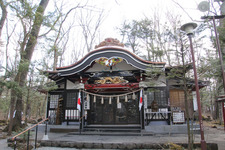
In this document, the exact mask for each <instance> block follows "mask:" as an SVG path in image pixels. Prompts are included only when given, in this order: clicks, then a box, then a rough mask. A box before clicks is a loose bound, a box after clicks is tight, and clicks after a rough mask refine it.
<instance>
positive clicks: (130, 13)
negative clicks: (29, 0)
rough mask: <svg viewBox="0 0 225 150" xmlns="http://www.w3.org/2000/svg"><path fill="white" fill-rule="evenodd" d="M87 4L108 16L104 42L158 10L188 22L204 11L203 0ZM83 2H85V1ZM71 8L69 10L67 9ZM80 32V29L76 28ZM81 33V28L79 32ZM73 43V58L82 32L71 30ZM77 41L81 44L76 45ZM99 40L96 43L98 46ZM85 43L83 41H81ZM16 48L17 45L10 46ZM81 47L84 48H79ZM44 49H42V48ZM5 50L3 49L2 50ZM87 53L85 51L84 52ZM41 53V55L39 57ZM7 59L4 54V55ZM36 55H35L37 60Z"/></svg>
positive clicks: (106, 0)
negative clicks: (125, 22) (202, 9)
mask: <svg viewBox="0 0 225 150" xmlns="http://www.w3.org/2000/svg"><path fill="white" fill-rule="evenodd" d="M87 1H88V5H91V6H95V7H97V8H100V9H104V12H105V19H104V21H103V23H102V24H101V29H100V32H99V34H100V38H99V39H98V40H97V42H101V41H103V40H104V39H105V38H108V37H112V38H117V39H120V34H119V33H118V30H117V28H118V27H120V26H121V25H122V23H123V22H124V21H125V20H126V21H131V20H140V19H144V18H145V16H146V17H148V18H151V17H152V16H153V15H154V13H158V16H159V17H160V18H159V19H160V20H162V22H163V21H164V20H166V18H165V16H166V15H165V14H166V13H167V12H170V13H173V14H179V15H180V16H181V23H182V24H185V23H188V22H193V21H194V22H197V23H198V24H200V23H201V21H202V20H201V19H200V17H201V16H203V15H204V13H202V12H200V11H199V10H198V9H197V6H198V4H199V3H200V2H201V1H202V0H87ZM52 2H53V0H51V1H50V4H49V5H48V7H53V6H54V4H53V3H52ZM62 2H63V3H65V7H66V6H72V5H73V6H76V5H75V3H76V2H77V1H71V0H63V1H62ZM82 2H86V1H84V0H82ZM68 10H69V9H67V11H68ZM72 19H74V18H71V20H72ZM76 32H77V31H76ZM78 32H81V31H78ZM71 37H72V38H71V39H72V42H71V43H70V44H68V45H69V46H70V47H67V49H68V50H67V51H66V55H67V56H70V57H71V51H74V49H75V48H73V47H71V45H79V42H77V41H75V40H77V39H79V37H80V36H79V35H77V34H76V35H75V34H74V33H72V35H71ZM77 43H78V44H77ZM47 44H48V43H46V42H45V41H44V42H43V43H42V45H43V46H46V45H47ZM97 44H98V43H96V45H97ZM80 45H82V44H80ZM11 49H15V48H11ZM76 49H81V48H76ZM40 50H41V51H40ZM44 51H45V53H46V49H44V48H42V47H41V46H36V48H35V53H34V55H35V56H36V58H39V59H40V60H41V59H42V58H41V56H44ZM3 53H4V52H3ZM84 54H85V53H84ZM38 56H40V57H38ZM4 58H5V57H4ZM34 59H35V58H33V60H34ZM4 62H5V60H0V63H2V64H3V65H4ZM69 64H71V60H69V59H67V60H66V62H65V65H69Z"/></svg>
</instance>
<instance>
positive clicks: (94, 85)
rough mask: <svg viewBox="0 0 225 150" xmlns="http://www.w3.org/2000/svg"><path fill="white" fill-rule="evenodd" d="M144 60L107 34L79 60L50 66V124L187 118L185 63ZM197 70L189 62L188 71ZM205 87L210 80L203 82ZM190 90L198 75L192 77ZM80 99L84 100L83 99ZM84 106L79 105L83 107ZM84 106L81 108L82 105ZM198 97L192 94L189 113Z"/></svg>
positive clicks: (144, 123) (134, 123)
mask: <svg viewBox="0 0 225 150" xmlns="http://www.w3.org/2000/svg"><path fill="white" fill-rule="evenodd" d="M165 65H166V63H165V62H151V61H146V60H143V59H142V58H140V57H138V56H137V55H135V54H133V53H132V52H131V51H129V50H128V49H126V48H124V45H123V44H122V43H120V42H119V41H118V40H116V39H113V38H107V39H105V41H103V42H101V43H100V44H99V45H97V46H96V47H95V49H94V50H92V51H91V52H89V53H88V54H87V55H86V56H84V57H83V58H82V59H81V60H79V61H77V62H76V63H74V64H72V65H70V66H65V67H59V68H57V69H56V71H45V73H46V74H47V75H48V78H49V79H51V80H53V81H55V83H56V85H57V87H58V88H57V89H55V90H52V91H49V93H48V103H47V114H46V115H47V117H48V118H49V123H50V124H60V125H62V124H65V125H70V124H76V123H77V124H79V123H80V128H82V129H84V130H85V129H86V128H90V127H95V128H96V127H107V126H111V127H113V126H114V127H121V126H123V127H136V128H140V129H145V128H146V127H149V126H151V125H153V124H155V123H156V124H157V123H159V122H161V123H163V124H166V125H170V124H183V123H185V122H186V116H185V102H184V90H183V88H182V87H183V81H182V80H181V79H178V78H177V77H175V76H173V77H170V74H171V73H172V70H174V69H175V70H177V71H175V72H176V73H180V74H182V71H180V70H181V67H179V66H176V67H165ZM190 69H192V66H191V65H187V67H186V72H187V71H189V70H190ZM199 85H200V87H204V86H205V84H204V82H199ZM187 86H188V89H189V92H190V93H192V91H193V90H194V80H191V79H190V80H188V81H187ZM78 101H80V102H78ZM77 105H79V107H78V106H77ZM79 108H80V109H79ZM194 111H195V98H193V99H192V98H191V99H189V112H190V113H191V114H192V113H193V112H194Z"/></svg>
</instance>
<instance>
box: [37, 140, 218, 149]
mask: <svg viewBox="0 0 225 150" xmlns="http://www.w3.org/2000/svg"><path fill="white" fill-rule="evenodd" d="M176 145H179V146H182V147H183V148H187V146H188V144H186V143H176ZM41 146H48V147H70V148H78V149H79V148H89V149H169V148H171V145H170V144H163V143H162V144H158V143H157V144H156V143H85V142H71V141H41ZM194 148H201V144H200V143H195V144H194ZM207 150H218V146H217V144H216V143H207Z"/></svg>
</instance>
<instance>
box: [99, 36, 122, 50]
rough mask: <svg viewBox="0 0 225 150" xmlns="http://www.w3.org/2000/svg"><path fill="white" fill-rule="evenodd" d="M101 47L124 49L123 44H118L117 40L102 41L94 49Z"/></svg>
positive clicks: (107, 39)
mask: <svg viewBox="0 0 225 150" xmlns="http://www.w3.org/2000/svg"><path fill="white" fill-rule="evenodd" d="M103 46H120V47H124V44H123V43H120V41H119V40H117V39H116V38H115V39H114V38H106V39H105V41H102V42H101V43H99V44H98V45H96V46H95V48H99V47H103Z"/></svg>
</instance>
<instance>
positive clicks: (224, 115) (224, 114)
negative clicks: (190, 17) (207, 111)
mask: <svg viewBox="0 0 225 150" xmlns="http://www.w3.org/2000/svg"><path fill="white" fill-rule="evenodd" d="M223 18H225V15H220V16H203V17H201V19H212V20H213V28H214V32H215V37H216V47H217V51H218V55H219V59H220V67H221V71H222V79H223V90H224V93H225V72H224V65H223V56H222V52H221V48H220V41H219V37H218V34H217V28H216V23H215V19H223ZM220 97H221V96H220ZM218 102H219V101H218ZM221 103H222V110H223V118H224V119H223V122H224V123H223V124H224V131H225V110H224V101H221Z"/></svg>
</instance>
